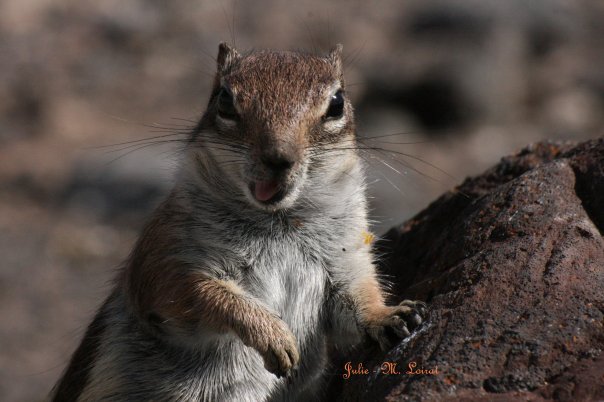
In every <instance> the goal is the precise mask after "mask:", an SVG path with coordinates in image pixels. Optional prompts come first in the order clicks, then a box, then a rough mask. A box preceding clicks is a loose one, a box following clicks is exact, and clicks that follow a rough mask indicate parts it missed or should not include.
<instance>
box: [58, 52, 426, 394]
mask: <svg viewBox="0 0 604 402" xmlns="http://www.w3.org/2000/svg"><path fill="white" fill-rule="evenodd" d="M341 52H342V47H341V46H340V45H338V46H336V47H335V48H334V49H333V50H332V51H331V52H330V53H329V54H328V55H327V56H326V57H320V56H316V55H311V54H305V53H296V52H277V51H252V52H249V53H247V54H244V55H242V54H239V53H238V52H237V51H236V50H235V49H233V48H231V47H230V46H228V45H226V44H221V45H220V46H219V52H218V58H217V63H218V71H217V74H216V78H215V80H214V85H213V90H212V94H211V96H210V100H209V103H208V107H207V110H206V112H205V113H204V115H203V117H202V118H201V120H200V122H199V123H198V124H197V126H196V128H195V129H194V130H193V132H192V133H191V136H190V138H189V140H188V143H187V147H186V150H185V152H184V155H183V161H182V165H181V167H180V170H179V172H178V175H177V180H176V184H175V186H174V189H173V190H172V192H171V193H170V195H169V196H168V198H167V199H166V200H165V201H164V202H163V204H161V205H160V206H159V207H158V209H157V210H156V211H155V213H154V214H153V217H152V218H151V221H150V222H149V223H148V224H147V226H146V228H145V229H144V231H143V233H142V235H141V237H140V239H139V241H138V242H137V244H136V246H135V248H134V250H133V252H132V254H131V256H130V257H129V259H128V261H127V263H126V264H125V267H124V269H123V270H122V271H121V272H120V274H119V276H118V278H117V282H116V286H115V288H114V290H113V292H112V293H111V295H110V296H109V297H108V299H107V300H106V301H105V303H104V305H103V306H102V307H101V309H100V310H99V312H98V313H97V315H96V317H95V319H94V321H93V322H92V324H91V325H90V326H89V328H88V330H87V332H86V335H85V337H84V340H83V341H82V343H81V345H80V347H79V348H78V349H77V350H76V352H75V354H74V355H73V357H72V359H71V362H70V364H69V366H68V368H67V370H66V372H65V373H64V375H63V378H62V379H61V380H60V382H59V383H58V384H57V386H56V387H55V388H54V390H53V395H52V397H53V398H54V400H55V401H76V400H77V401H97V400H103V401H151V400H153V401H177V400H178V401H185V400H186V401H188V400H195V401H199V400H201V401H212V402H214V401H253V402H257V401H285V400H303V399H305V398H306V400H316V399H317V392H320V389H321V384H322V381H323V379H324V378H323V377H324V375H323V374H324V371H325V367H326V363H327V362H326V360H327V357H326V356H327V353H326V351H327V347H328V344H329V345H331V344H336V345H341V346H344V345H346V344H355V343H357V342H359V341H360V340H361V338H362V336H363V335H365V334H368V335H369V336H370V337H371V338H373V339H374V340H376V341H378V342H379V343H380V344H381V345H382V346H383V347H384V348H385V347H387V346H388V345H389V343H390V342H391V341H392V336H393V335H395V336H396V337H398V338H402V337H405V336H407V335H409V330H408V329H412V328H413V327H415V326H417V325H418V324H420V322H421V314H422V309H423V307H424V306H423V304H421V303H416V302H411V301H406V302H403V303H401V304H400V305H398V306H387V305H385V302H384V295H383V291H382V290H381V288H380V284H379V282H378V278H377V274H376V270H375V267H374V262H373V255H372V250H371V236H370V235H369V234H368V223H367V202H366V196H365V184H364V175H363V168H362V164H361V163H360V160H359V156H358V152H357V149H356V145H355V144H356V142H355V126H354V118H353V110H352V106H351V104H350V101H349V99H348V98H347V96H346V93H345V89H344V80H343V73H342V61H341Z"/></svg>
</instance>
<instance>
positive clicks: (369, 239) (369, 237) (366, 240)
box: [361, 230, 375, 245]
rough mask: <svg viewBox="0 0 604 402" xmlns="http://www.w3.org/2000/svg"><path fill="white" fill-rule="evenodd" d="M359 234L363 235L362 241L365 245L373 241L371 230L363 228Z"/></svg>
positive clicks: (373, 236)
mask: <svg viewBox="0 0 604 402" xmlns="http://www.w3.org/2000/svg"><path fill="white" fill-rule="evenodd" d="M361 234H362V235H363V243H365V244H367V245H369V244H371V243H373V241H374V240H375V235H374V234H373V233H371V232H368V231H366V230H363V231H362V232H361Z"/></svg>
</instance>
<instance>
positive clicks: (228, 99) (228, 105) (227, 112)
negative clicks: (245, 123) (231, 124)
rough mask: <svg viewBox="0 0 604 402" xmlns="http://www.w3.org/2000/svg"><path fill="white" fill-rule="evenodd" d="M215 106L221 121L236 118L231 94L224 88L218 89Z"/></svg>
mask: <svg viewBox="0 0 604 402" xmlns="http://www.w3.org/2000/svg"><path fill="white" fill-rule="evenodd" d="M216 106H217V110H218V114H219V115H220V117H222V118H223V119H229V120H235V119H236V118H237V117H238V115H237V109H235V105H234V104H233V94H232V93H231V91H229V90H228V89H227V88H225V87H222V88H220V92H219V93H218V100H217V103H216Z"/></svg>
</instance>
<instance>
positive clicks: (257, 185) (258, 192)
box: [250, 180, 287, 205]
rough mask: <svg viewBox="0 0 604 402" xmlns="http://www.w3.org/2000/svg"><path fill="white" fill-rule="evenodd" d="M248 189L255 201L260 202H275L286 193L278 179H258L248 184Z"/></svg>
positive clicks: (268, 203)
mask: <svg viewBox="0 0 604 402" xmlns="http://www.w3.org/2000/svg"><path fill="white" fill-rule="evenodd" d="M250 191H251V192H252V194H253V195H254V198H255V199H256V201H258V202H260V203H262V204H267V205H270V204H276V203H277V202H279V201H281V200H282V199H283V198H284V197H285V195H286V194H287V190H286V189H285V188H284V187H283V185H282V184H281V182H280V181H279V180H258V181H255V182H252V183H251V184H250Z"/></svg>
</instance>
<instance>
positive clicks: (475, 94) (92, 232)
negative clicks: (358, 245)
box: [0, 0, 604, 401]
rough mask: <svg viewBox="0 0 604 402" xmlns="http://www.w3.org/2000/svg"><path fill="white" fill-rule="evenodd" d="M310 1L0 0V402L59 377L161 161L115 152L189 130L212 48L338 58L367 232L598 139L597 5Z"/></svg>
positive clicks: (169, 167)
mask: <svg viewBox="0 0 604 402" xmlns="http://www.w3.org/2000/svg"><path fill="white" fill-rule="evenodd" d="M325 3H326V2H323V1H320V0H301V1H297V2H280V1H269V0H263V1H254V2H245V1H242V0H233V1H228V0H225V1H196V2H190V1H186V2H185V1H182V0H176V1H169V2H168V1H158V0H148V1H143V0H129V1H127V2H124V1H117V0H94V1H92V0H71V1H70V0H63V1H55V0H52V1H51V0H2V1H0V256H1V257H2V258H1V259H0V312H1V317H2V321H1V323H0V399H2V400H4V401H35V400H41V399H42V398H43V397H44V395H46V393H47V392H48V391H49V390H50V388H51V387H52V385H53V383H54V382H55V381H56V380H57V379H58V377H59V376H60V374H61V371H62V370H63V368H64V367H65V364H66V362H67V360H68V359H69V356H70V354H71V353H72V352H73V350H74V349H75V348H76V346H77V344H78V342H79V339H80V337H81V336H82V334H83V331H84V329H85V328H86V325H87V324H88V323H89V321H90V320H91V318H92V314H93V313H94V311H95V308H96V307H98V306H99V305H100V303H101V301H102V300H103V298H104V297H105V295H106V294H107V292H108V289H109V287H110V279H111V277H112V276H113V275H114V273H115V270H116V269H117V268H118V267H119V264H120V262H121V261H123V260H124V259H125V258H126V256H127V255H128V252H129V250H130V248H131V247H132V245H133V242H134V241H135V239H136V236H137V233H138V231H139V230H140V228H141V226H142V225H143V223H144V221H145V219H146V217H148V216H149V214H150V212H151V211H152V209H153V208H154V206H156V205H157V204H158V202H159V200H160V199H161V198H162V197H163V195H164V194H165V193H166V192H167V191H168V190H169V188H170V183H171V177H172V174H173V171H174V168H175V166H176V164H177V161H178V150H177V149H176V148H175V146H174V144H173V143H170V142H161V143H155V142H153V141H152V142H150V143H149V142H140V143H131V144H126V145H121V146H120V145H115V144H119V143H123V142H127V141H136V140H141V139H145V138H150V137H154V136H159V135H163V134H169V133H170V132H175V131H176V132H180V130H183V129H186V128H187V127H189V126H191V125H192V124H193V123H194V121H195V120H196V119H197V118H198V117H199V116H200V115H201V113H202V112H203V109H204V107H205V103H206V101H207V97H208V91H209V88H210V83H211V79H212V75H213V74H214V64H215V62H214V57H215V54H216V52H217V46H218V43H219V42H221V41H225V40H226V41H229V42H231V43H235V44H236V46H237V47H238V48H239V49H249V48H279V49H290V50H294V49H304V50H310V51H317V52H325V51H327V50H328V49H329V47H330V46H331V45H333V44H335V43H338V42H340V43H343V44H344V53H345V57H346V77H347V83H348V92H349V94H350V97H351V98H352V99H353V102H354V104H355V106H356V111H357V120H358V125H359V135H360V137H361V138H364V139H363V142H362V144H364V145H365V147H366V148H372V150H366V151H363V158H364V159H365V160H366V161H367V163H368V166H369V167H368V170H369V175H370V181H371V191H370V192H371V196H372V197H373V198H372V217H373V219H375V231H376V232H378V233H380V232H383V231H384V230H385V229H387V228H388V227H389V226H392V225H394V224H397V223H400V222H402V221H403V220H405V219H407V218H409V217H411V216H412V215H413V214H415V213H416V212H418V211H419V210H421V209H422V208H423V207H425V206H427V204H428V203H429V202H430V201H431V200H433V199H434V198H436V197H437V196H438V195H439V194H441V193H443V192H444V191H446V190H447V189H450V188H452V187H453V186H454V185H455V184H457V183H459V182H460V181H461V180H463V178H464V177H465V176H467V175H472V174H478V173H480V172H481V171H483V170H484V169H486V168H487V167H489V166H490V165H492V164H493V163H495V162H496V161H497V160H498V159H499V158H500V157H501V156H503V155H506V154H508V153H511V152H514V151H515V150H518V149H519V148H521V147H522V146H524V145H525V144H528V143H531V142H535V141H539V140H545V139H556V140H584V139H588V138H594V137H597V136H601V135H602V133H603V127H604V113H603V111H604V24H602V21H604V3H603V2H602V1H599V0H593V1H587V0H567V1H556V0H549V1H545V0H514V1H512V0H510V1H505V2H504V1H485V0H475V1H472V0H448V1H437V0H406V1H400V0H396V1H395V0H379V1H364V0H358V1H345V2H344V1H338V2H330V3H329V4H325ZM106 145H113V146H110V147H107V148H98V147H100V146H106ZM139 145H140V146H139Z"/></svg>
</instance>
